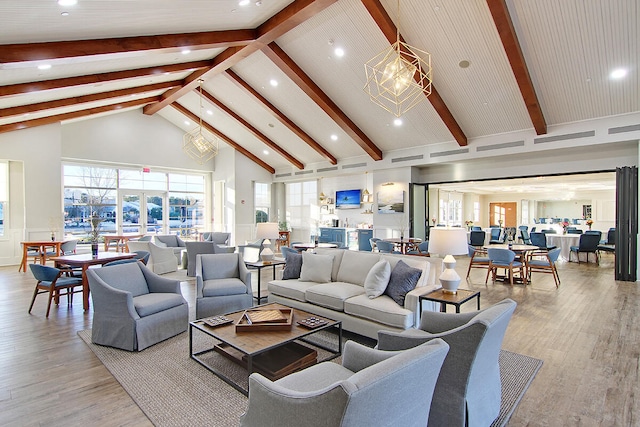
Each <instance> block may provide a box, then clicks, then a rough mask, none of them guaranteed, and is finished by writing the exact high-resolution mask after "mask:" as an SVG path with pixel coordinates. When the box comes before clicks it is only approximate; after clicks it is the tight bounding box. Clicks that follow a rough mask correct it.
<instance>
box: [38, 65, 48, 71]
mask: <svg viewBox="0 0 640 427" xmlns="http://www.w3.org/2000/svg"><path fill="white" fill-rule="evenodd" d="M50 68H51V64H40V65H38V70H48V69H50Z"/></svg>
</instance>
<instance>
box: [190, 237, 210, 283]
mask: <svg viewBox="0 0 640 427" xmlns="http://www.w3.org/2000/svg"><path fill="white" fill-rule="evenodd" d="M185 245H186V246H187V276H188V277H194V276H195V275H196V256H198V255H199V254H215V253H218V251H217V245H216V244H215V243H213V242H212V241H210V240H208V241H205V242H185Z"/></svg>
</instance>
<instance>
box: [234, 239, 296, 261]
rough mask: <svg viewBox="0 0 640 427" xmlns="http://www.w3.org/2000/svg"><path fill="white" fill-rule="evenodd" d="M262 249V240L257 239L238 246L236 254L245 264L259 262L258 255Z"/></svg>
mask: <svg viewBox="0 0 640 427" xmlns="http://www.w3.org/2000/svg"><path fill="white" fill-rule="evenodd" d="M292 245H293V243H292ZM263 249H264V239H258V240H255V241H253V242H249V243H247V244H246V245H238V252H239V253H240V254H241V255H242V259H244V260H245V261H247V262H257V261H260V254H261V253H262V250H263Z"/></svg>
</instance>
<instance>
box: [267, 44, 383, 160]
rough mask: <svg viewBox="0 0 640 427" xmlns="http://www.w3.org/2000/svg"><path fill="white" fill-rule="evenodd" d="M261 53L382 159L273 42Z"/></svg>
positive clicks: (360, 144) (359, 142) (376, 150)
mask: <svg viewBox="0 0 640 427" xmlns="http://www.w3.org/2000/svg"><path fill="white" fill-rule="evenodd" d="M262 51H263V53H264V54H265V55H267V57H268V58H269V59H270V60H271V61H272V62H273V63H274V64H275V65H277V66H278V67H279V68H280V69H281V70H282V71H283V72H284V73H285V74H286V75H287V77H289V78H290V79H291V80H292V81H293V82H294V83H296V84H297V85H298V87H300V89H302V91H303V92H304V93H306V94H307V96H308V97H309V98H311V100H313V101H314V102H315V103H316V104H317V105H318V106H319V107H320V108H322V110H324V112H325V113H327V114H328V115H329V117H331V118H332V119H333V121H334V122H336V123H337V124H338V126H340V127H341V128H342V130H344V131H345V132H346V133H347V134H348V135H349V136H350V137H351V138H352V139H353V140H354V141H355V142H356V143H357V144H358V145H359V146H360V147H362V149H363V150H364V151H365V152H366V153H367V154H368V155H369V156H371V158H372V159H373V160H382V150H380V148H378V147H377V146H376V145H375V144H374V143H373V141H371V140H370V139H369V137H368V136H367V135H365V133H364V132H363V131H362V130H360V128H359V127H358V126H356V124H355V123H353V121H351V119H350V118H349V117H347V115H346V114H345V113H344V112H342V110H340V108H339V107H338V106H337V105H336V104H335V102H333V101H332V100H331V98H329V96H328V95H327V94H326V93H324V92H323V91H322V89H320V87H319V86H318V85H317V84H315V83H314V82H313V80H311V78H310V77H309V76H308V75H307V74H305V72H304V71H302V69H301V68H300V67H299V66H298V64H296V63H295V62H294V61H293V59H291V58H290V57H289V56H288V55H287V54H286V53H285V52H284V51H283V50H282V49H281V48H280V46H278V45H277V44H276V43H275V42H272V43H269V45H268V46H267V47H266V48H264V49H263V50H262Z"/></svg>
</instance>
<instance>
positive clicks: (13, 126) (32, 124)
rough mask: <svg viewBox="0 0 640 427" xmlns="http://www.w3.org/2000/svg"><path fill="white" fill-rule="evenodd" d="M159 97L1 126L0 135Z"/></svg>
mask: <svg viewBox="0 0 640 427" xmlns="http://www.w3.org/2000/svg"><path fill="white" fill-rule="evenodd" d="M159 100H160V97H159V96H151V97H147V98H140V99H134V100H132V101H127V102H119V103H116V104H110V105H103V106H101V107H94V108H88V109H85V110H78V111H73V112H70V113H63V114H56V115H53V116H47V117H41V118H38V119H31V120H25V121H23V122H16V123H10V124H6V125H0V133H5V132H13V131H16V130H21V129H28V128H33V127H37V126H44V125H50V124H53V123H58V122H61V121H64V120H71V119H79V118H81V117H86V116H91V115H94V114H100V113H106V112H109V111H115V110H122V109H124V108H130V107H137V106H140V105H145V104H149V103H151V102H158V101H159Z"/></svg>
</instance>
